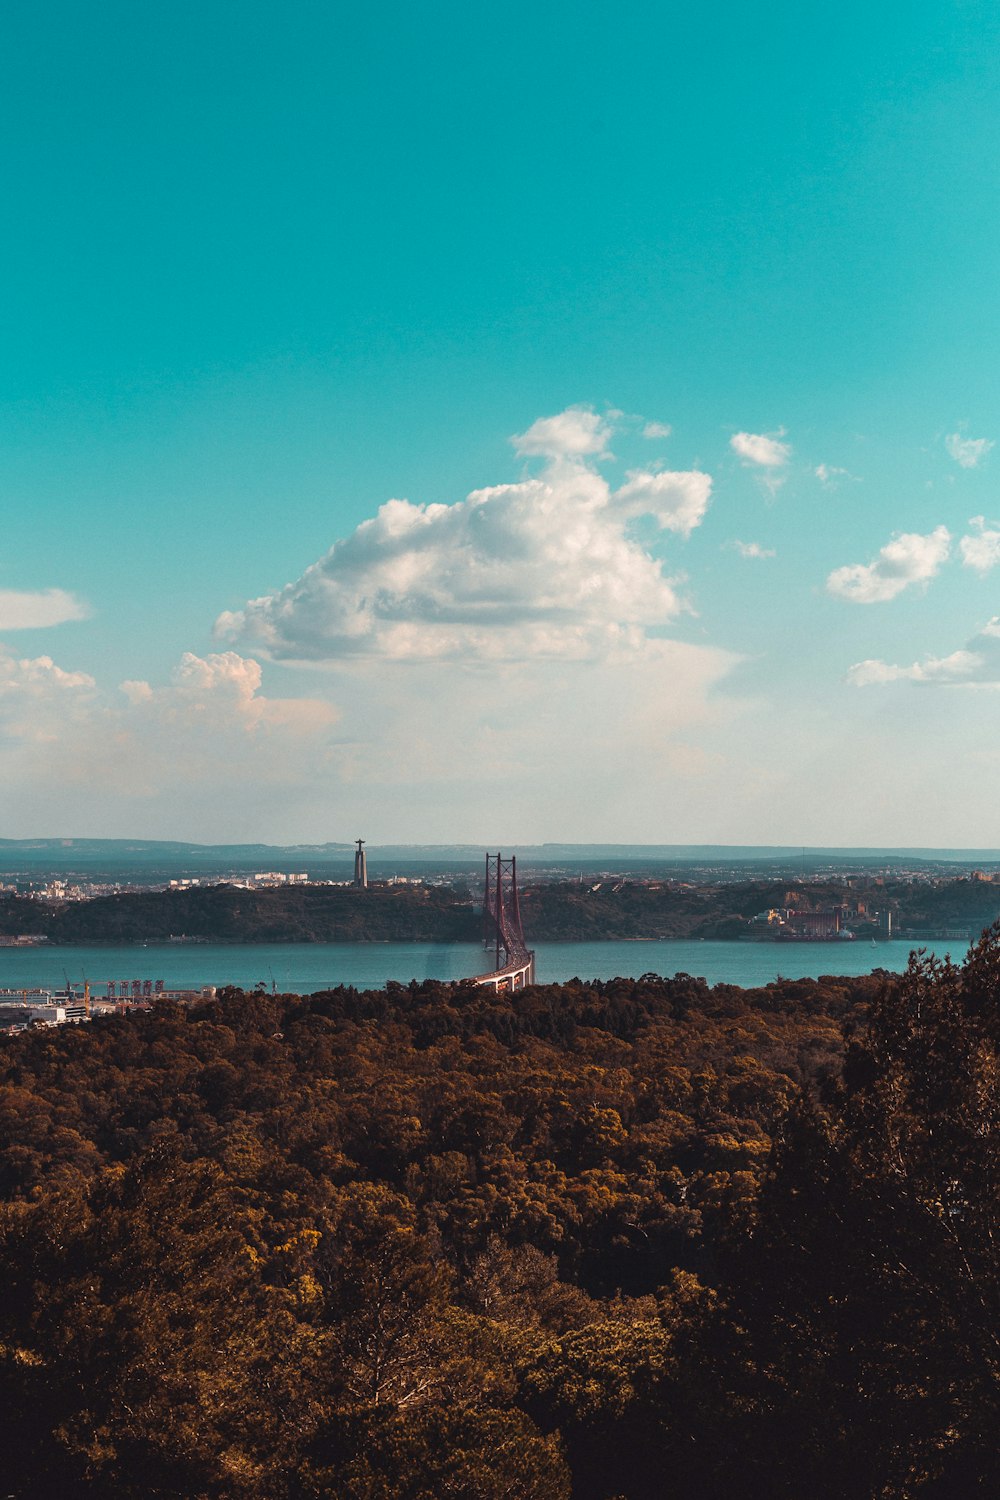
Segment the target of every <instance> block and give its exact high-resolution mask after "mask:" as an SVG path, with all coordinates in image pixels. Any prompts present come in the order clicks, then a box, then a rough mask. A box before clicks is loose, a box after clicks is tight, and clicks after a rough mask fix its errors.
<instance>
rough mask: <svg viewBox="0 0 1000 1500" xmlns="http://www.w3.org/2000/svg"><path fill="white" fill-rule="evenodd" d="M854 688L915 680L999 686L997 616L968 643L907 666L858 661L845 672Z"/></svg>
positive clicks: (975, 685)
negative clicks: (946, 652)
mask: <svg viewBox="0 0 1000 1500" xmlns="http://www.w3.org/2000/svg"><path fill="white" fill-rule="evenodd" d="M847 680H848V682H851V683H853V684H854V686H855V687H873V686H881V685H882V684H884V683H887V682H919V683H925V684H938V685H945V686H952V687H994V686H1000V615H994V616H993V618H992V620H989V621H987V623H986V624H985V625H984V626H983V628H982V630H981V631H980V632H979V634H978V635H976V636H974V637H973V639H972V640H971V641H969V643H968V645H967V646H965V647H962V648H961V649H960V650H958V651H952V652H951V654H950V655H949V656H925V657H924V659H923V661H915V662H912V663H911V664H910V665H909V666H896V665H893V664H892V663H891V662H885V661H878V660H875V659H873V660H869V661H859V662H856V663H855V664H854V666H853V667H851V669H850V671H849V672H848V674H847Z"/></svg>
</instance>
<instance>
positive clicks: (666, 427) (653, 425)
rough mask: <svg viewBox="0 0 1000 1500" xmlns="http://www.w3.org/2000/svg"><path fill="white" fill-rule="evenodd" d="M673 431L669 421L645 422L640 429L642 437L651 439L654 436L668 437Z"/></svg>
mask: <svg viewBox="0 0 1000 1500" xmlns="http://www.w3.org/2000/svg"><path fill="white" fill-rule="evenodd" d="M672 432H673V428H672V427H671V426H670V423H669V422H647V423H646V425H645V427H644V428H643V429H642V435H643V437H644V438H648V439H649V440H650V441H652V440H653V439H654V438H668V437H669V436H670V434H671V433H672Z"/></svg>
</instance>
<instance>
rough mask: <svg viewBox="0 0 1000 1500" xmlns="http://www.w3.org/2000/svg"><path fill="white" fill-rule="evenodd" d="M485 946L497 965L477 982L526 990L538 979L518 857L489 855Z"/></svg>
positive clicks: (484, 900) (487, 859)
mask: <svg viewBox="0 0 1000 1500" xmlns="http://www.w3.org/2000/svg"><path fill="white" fill-rule="evenodd" d="M483 947H484V948H485V949H486V950H487V951H488V952H489V953H490V954H491V956H492V958H493V962H494V968H493V970H492V972H491V973H489V974H484V975H481V976H480V977H479V978H477V980H476V983H477V984H491V985H492V986H493V988H494V989H497V990H500V989H523V987H524V986H525V985H526V984H534V982H535V955H534V953H532V952H531V950H530V949H529V947H528V945H527V943H526V942H525V940H524V929H523V928H522V926H521V907H520V902H519V901H518V895H517V856H516V855H512V856H511V858H510V859H504V857H503V855H502V854H487V856H486V887H485V891H484V895H483Z"/></svg>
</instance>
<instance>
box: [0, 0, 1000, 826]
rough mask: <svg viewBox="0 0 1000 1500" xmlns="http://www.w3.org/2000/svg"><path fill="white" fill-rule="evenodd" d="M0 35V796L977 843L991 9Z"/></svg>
mask: <svg viewBox="0 0 1000 1500" xmlns="http://www.w3.org/2000/svg"><path fill="white" fill-rule="evenodd" d="M904 16H905V25H904V24H902V23H903V20H904ZM765 21H766V24H765ZM45 23H48V24H45ZM12 32H13V35H12V43H11V46H10V48H9V49H8V56H7V58H6V59H5V61H4V62H3V63H2V65H0V66H2V67H3V70H4V81H5V88H4V92H3V103H2V104H0V109H2V110H3V114H4V131H5V138H6V140H7V142H8V148H7V149H8V154H9V158H10V161H11V163H12V175H11V184H12V186H11V190H10V200H9V203H10V206H11V207H12V215H11V224H10V227H9V232H8V235H7V238H6V243H5V245H4V247H3V249H2V250H0V254H2V256H3V260H4V266H5V273H6V274H5V277H4V285H5V292H4V294H3V295H4V304H5V323H6V327H7V331H8V336H7V358H6V360H5V361H4V363H3V366H2V369H3V400H2V402H0V455H2V469H0V475H2V483H3V491H4V494H5V500H6V503H5V521H6V523H7V524H6V528H5V533H6V546H5V548H4V554H3V566H2V568H0V643H2V650H0V722H2V730H3V734H2V743H0V770H2V772H3V775H4V780H5V784H6V786H7V788H8V803H7V807H8V811H7V817H6V818H5V820H4V829H3V832H4V833H5V834H6V835H7V836H11V837H29V836H46V835H64V836H68V837H69V836H74V837H100V836H107V837H112V836H123V837H124V836H134V837H142V838H181V839H191V840H199V841H206V842H256V841H258V840H259V841H262V842H269V843H296V842H308V843H319V842H323V841H326V840H340V839H345V840H347V841H349V840H350V838H351V837H352V836H353V834H354V831H355V829H356V827H364V828H365V829H366V830H368V833H369V834H370V837H371V840H372V842H373V843H379V842H381V843H385V842H394V843H403V842H412V843H446V842H459V841H460V842H468V843H476V842H480V841H481V836H482V835H483V834H486V835H487V836H488V835H489V834H490V831H491V830H494V829H496V828H497V825H498V823H499V824H500V825H501V826H502V827H503V828H504V829H505V830H506V832H505V838H506V839H507V840H508V842H510V843H515V842H516V843H529V844H540V843H543V842H567V843H570V842H588V843H597V842H608V843H611V842H615V843H635V842H649V843H701V844H722V843H728V844H767V845H773V844H785V843H786V844H789V845H799V844H803V843H805V844H813V845H830V846H836V845H839V844H843V845H864V846H866V847H873V846H880V845H889V846H904V847H905V846H913V845H920V846H936V847H969V848H975V847H994V846H1000V818H996V817H994V816H993V815H992V813H991V809H992V806H993V804H994V803H995V801H996V797H995V795H993V794H994V793H995V792H996V790H997V789H998V779H1000V755H998V752H997V751H996V750H995V748H994V747H993V743H992V742H993V737H994V733H995V723H996V705H997V698H996V689H997V687H998V686H1000V645H998V643H1000V600H998V596H997V590H996V576H997V575H996V572H995V570H996V567H997V564H998V563H1000V504H998V503H997V474H998V467H997V466H998V464H1000V455H997V453H996V452H995V448H994V445H995V443H996V442H997V441H998V439H1000V388H998V387H1000V380H998V375H997V371H996V369H995V361H993V359H992V358H991V350H992V347H993V344H994V340H995V334H996V331H997V330H998V327H1000V291H998V287H997V283H996V277H995V275H994V260H995V249H994V247H995V242H996V231H997V227H998V217H1000V205H998V199H997V183H996V180H995V176H996V169H995V167H994V166H993V161H994V153H993V152H992V151H991V146H992V144H993V140H994V136H995V131H996V124H995V122H996V119H997V118H1000V116H998V113H997V105H998V103H1000V62H998V57H1000V53H998V50H997V47H996V45H995V44H996V42H997V40H998V32H1000V18H998V17H997V16H996V15H995V14H994V13H993V11H992V9H991V8H990V7H987V6H986V5H982V4H979V3H969V4H966V3H963V4H957V3H956V4H946V5H939V4H923V5H918V6H916V7H908V8H907V10H906V12H905V13H904V12H903V10H902V8H901V7H900V8H898V9H897V8H896V7H890V8H889V9H888V10H886V11H885V12H883V13H881V14H880V15H873V14H871V13H870V8H862V7H861V6H860V5H858V4H848V5H847V6H845V7H843V8H842V9H841V11H840V12H838V15H837V16H836V17H829V16H827V17H824V18H822V19H820V18H813V19H812V20H811V21H810V19H809V18H804V17H802V16H801V14H800V12H799V11H798V10H797V9H793V8H792V7H791V6H790V5H787V4H781V5H778V6H777V7H769V8H768V10H767V12H765V11H764V10H763V8H762V7H753V6H752V7H737V6H735V5H733V4H724V5H722V6H720V7H718V8H717V10H716V12H715V13H713V15H712V16H711V17H707V18H706V17H700V18H696V17H693V16H686V15H681V14H671V13H669V12H665V11H662V10H659V9H656V8H653V7H639V8H636V9H635V10H633V11H632V12H630V13H629V15H627V16H625V17H622V18H619V19H618V20H617V21H616V23H615V25H614V27H609V26H608V24H607V22H606V18H605V17H604V14H603V13H602V12H598V11H597V10H596V8H587V7H585V8H583V9H580V8H579V7H577V8H575V9H574V10H573V11H570V10H569V9H568V8H565V9H564V8H562V7H560V6H555V7H551V8H548V9H547V10H546V13H545V14H544V15H536V14H535V13H534V11H531V12H529V11H528V9H527V8H526V7H523V8H521V7H516V6H515V7H507V8H505V14H504V25H503V26H502V27H498V26H496V25H494V24H493V22H491V20H490V18H489V17H487V16H485V15H482V16H481V15H475V14H468V13H466V12H465V11H463V10H460V9H459V8H457V7H443V8H441V9H439V10H438V11H436V12H435V13H434V15H433V16H423V17H421V18H420V23H419V26H418V24H417V21H416V19H415V18H414V17H413V16H412V14H411V13H409V12H407V11H406V10H405V9H404V8H403V7H398V6H391V7H388V8H387V9H386V10H385V11H384V12H382V13H380V14H379V16H378V17H367V18H366V17H362V16H360V15H354V16H351V17H347V16H346V15H344V14H343V13H340V12H338V13H336V14H334V13H333V12H331V11H329V10H327V9H325V8H323V7H320V6H317V5H302V6H297V7H295V8H294V9H293V11H292V13H291V15H285V14H284V13H282V14H281V15H279V13H278V11H277V9H276V8H274V7H273V6H271V5H269V4H259V5H256V6H252V7H250V8H249V10H246V9H244V10H242V11H241V12H240V13H239V20H238V24H237V17H236V13H235V12H234V13H232V14H230V13H229V12H227V11H224V10H221V9H220V10H216V11H213V13H212V14H211V15H210V16H208V17H205V16H200V15H199V14H198V13H197V12H196V11H195V9H194V7H193V6H189V5H181V6H180V7H179V8H177V10H176V11H175V12H174V13H173V14H172V15H171V17H169V18H168V17H165V16H149V15H144V16H142V17H141V18H140V17H138V16H136V15H135V14H134V13H133V12H131V11H130V10H129V9H128V8H127V7H125V6H123V5H115V6H113V7H112V11H111V12H110V13H109V14H108V16H107V18H106V24H102V27H101V31H100V34H95V33H94V31H93V29H92V28H91V27H90V25H89V21H88V18H87V17H85V15H84V13H83V12H82V11H81V10H80V9H79V8H77V7H75V6H73V5H70V4H68V3H60V4H57V5H54V6H51V7H49V8H48V10H47V11H46V12H45V13H44V14H43V15H40V14H38V13H36V14H34V15H31V16H29V15H28V14H27V13H24V14H22V15H20V16H19V17H16V18H15V19H14V21H13V23H12ZM806 33H808V35H806ZM806 57H808V58H809V59H810V63H809V65H808V66H806V65H805V63H804V58H806ZM498 807H502V808H503V816H502V818H499V817H498V815H497V809H498ZM486 841H487V842H489V838H488V837H487V839H486Z"/></svg>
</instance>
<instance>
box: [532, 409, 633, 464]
mask: <svg viewBox="0 0 1000 1500" xmlns="http://www.w3.org/2000/svg"><path fill="white" fill-rule="evenodd" d="M610 439H611V427H610V425H609V423H608V422H607V421H605V419H604V418H603V417H601V416H599V415H598V413H597V412H595V411H592V410H591V408H590V407H588V406H568V407H567V408H566V410H565V411H561V412H559V413H557V415H556V416H554V417H539V418H538V420H537V421H536V422H532V424H531V426H530V427H529V428H528V430H527V432H522V433H520V434H519V435H518V436H516V437H512V438H511V442H512V443H513V444H514V447H515V449H516V451H517V452H518V453H520V454H522V455H523V456H524V457H525V458H551V459H560V458H567V459H579V458H599V457H602V456H603V455H604V454H605V453H606V452H607V447H608V443H609V441H610Z"/></svg>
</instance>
